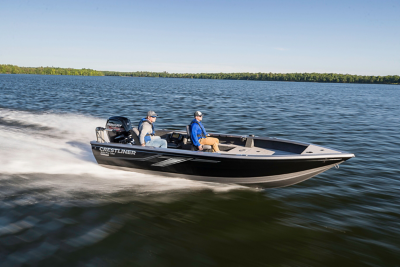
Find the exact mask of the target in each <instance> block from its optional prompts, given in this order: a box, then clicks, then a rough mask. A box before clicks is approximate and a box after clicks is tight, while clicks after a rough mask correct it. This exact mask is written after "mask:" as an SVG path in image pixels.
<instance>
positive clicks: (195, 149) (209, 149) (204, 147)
mask: <svg viewBox="0 0 400 267" xmlns="http://www.w3.org/2000/svg"><path fill="white" fill-rule="evenodd" d="M186 133H187V136H188V137H187V140H188V141H189V140H190V125H187V126H186ZM190 141H192V140H190ZM191 143H192V150H193V151H198V150H199V148H198V147H197V146H195V145H194V144H193V142H191ZM203 150H204V151H205V152H211V151H212V147H211V146H210V145H203Z"/></svg>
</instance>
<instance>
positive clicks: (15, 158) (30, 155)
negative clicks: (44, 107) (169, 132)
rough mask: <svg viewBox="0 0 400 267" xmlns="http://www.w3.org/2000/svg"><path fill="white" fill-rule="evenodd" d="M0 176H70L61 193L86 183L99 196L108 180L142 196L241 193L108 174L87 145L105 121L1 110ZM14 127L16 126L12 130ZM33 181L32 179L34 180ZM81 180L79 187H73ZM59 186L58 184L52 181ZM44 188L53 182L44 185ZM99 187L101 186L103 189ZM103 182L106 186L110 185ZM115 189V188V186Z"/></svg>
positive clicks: (148, 177)
mask: <svg viewBox="0 0 400 267" xmlns="http://www.w3.org/2000/svg"><path fill="white" fill-rule="evenodd" d="M0 114H1V115H0V118H1V119H2V120H3V121H5V122H6V124H4V123H3V124H0V173H1V174H3V175H1V177H2V179H4V178H5V177H7V175H13V174H19V175H28V176H27V177H29V175H31V174H38V173H40V174H46V177H49V175H50V176H53V177H56V176H57V175H75V176H81V177H82V179H72V180H74V184H68V182H63V183H62V184H63V187H64V188H66V187H70V189H71V190H73V188H74V187H77V186H79V187H80V188H85V187H86V185H85V183H84V178H85V177H88V178H89V177H90V179H91V180H92V179H93V178H95V179H98V182H99V183H100V185H93V184H92V183H91V185H88V186H87V187H91V188H92V189H94V188H96V186H97V188H98V189H100V190H101V188H103V187H102V186H101V183H102V182H101V180H103V181H104V182H105V180H109V179H112V183H113V184H116V185H117V184H120V185H121V186H122V187H126V186H128V185H129V186H138V187H143V188H145V191H147V192H152V191H160V190H179V189H187V188H192V189H194V188H210V189H213V190H217V191H226V190H231V189H235V188H241V187H240V186H237V185H217V184H211V183H202V182H197V181H190V180H185V179H180V178H167V177H162V176H154V175H145V174H139V173H135V172H125V171H119V170H112V169H108V168H103V167H101V166H99V165H98V164H97V163H96V161H95V159H94V157H93V155H92V152H91V147H90V144H89V142H90V141H91V140H94V139H95V130H94V129H95V127H97V126H103V125H104V124H105V121H106V120H105V119H101V118H96V117H91V116H84V115H79V114H55V113H32V112H27V111H16V110H9V109H2V108H0ZM15 125H16V126H15ZM35 177H37V175H35ZM78 180H82V182H81V183H80V184H79V185H76V184H75V183H76V182H77V181H78ZM56 181H57V183H59V182H60V179H54V182H56ZM42 182H43V183H50V184H53V185H54V182H52V181H50V180H49V179H47V180H46V181H42ZM104 182H103V184H104ZM109 182H110V181H107V182H106V184H109ZM116 188H118V186H116Z"/></svg>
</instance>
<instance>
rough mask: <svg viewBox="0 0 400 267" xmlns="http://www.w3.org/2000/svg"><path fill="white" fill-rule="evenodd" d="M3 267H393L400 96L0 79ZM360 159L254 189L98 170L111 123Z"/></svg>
mask: <svg viewBox="0 0 400 267" xmlns="http://www.w3.org/2000/svg"><path fill="white" fill-rule="evenodd" d="M0 96H1V101H0V201H1V202H0V266H30V265H34V266H340V265H346V266H400V256H399V255H400V246H399V245H400V171H399V163H400V153H399V152H400V141H399V140H400V131H399V127H400V119H399V115H398V114H400V104H399V103H400V101H399V100H400V87H399V86H391V85H360V84H319V83H289V82H259V81H219V80H190V79H161V78H160V79H156V78H123V77H73V76H35V75H0ZM149 109H154V110H155V111H156V112H157V113H158V114H159V118H158V119H157V123H156V126H157V128H169V129H180V130H183V129H184V127H185V125H187V124H188V123H189V122H190V120H191V119H192V114H193V112H194V111H195V110H201V111H202V112H204V113H205V117H204V120H203V122H204V125H205V127H206V128H207V130H208V131H209V132H223V133H233V134H255V135H259V136H272V137H281V138H286V139H292V140H298V141H304V142H312V143H315V144H319V145H324V146H328V147H332V148H335V149H339V150H344V151H348V152H351V153H354V154H356V158H353V159H350V160H349V161H347V162H345V163H343V164H341V165H340V169H331V170H329V171H327V172H325V173H323V174H320V175H318V176H316V177H314V178H312V179H310V180H308V181H305V182H302V183H300V184H298V185H294V186H290V187H286V188H278V189H267V190H260V189H252V188H246V187H242V186H238V185H221V184H212V183H202V182H195V181H190V180H184V179H178V178H165V177H160V176H151V175H144V174H138V173H134V172H123V171H115V170H110V169H105V168H102V167H100V166H98V165H97V164H96V162H95V160H94V158H93V156H92V155H91V151H90V146H89V141H91V140H93V139H95V134H94V128H95V127H96V126H103V125H104V124H105V121H106V119H107V118H108V117H109V116H112V115H123V116H127V117H129V118H130V119H131V120H132V121H138V120H139V119H140V118H142V117H143V116H144V115H145V113H146V112H147V111H148V110H149Z"/></svg>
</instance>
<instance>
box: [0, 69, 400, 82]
mask: <svg viewBox="0 0 400 267" xmlns="http://www.w3.org/2000/svg"><path fill="white" fill-rule="evenodd" d="M0 73H9V74H44V75H80V76H126V77H155V78H188V79H220V80H254V81H288V82H322V83H370V84H400V76H399V75H387V76H367V75H350V74H336V73H271V72H270V73H260V72H259V73H168V72H148V71H137V72H118V71H97V70H91V69H71V68H55V67H37V68H34V67H18V66H15V65H1V64H0Z"/></svg>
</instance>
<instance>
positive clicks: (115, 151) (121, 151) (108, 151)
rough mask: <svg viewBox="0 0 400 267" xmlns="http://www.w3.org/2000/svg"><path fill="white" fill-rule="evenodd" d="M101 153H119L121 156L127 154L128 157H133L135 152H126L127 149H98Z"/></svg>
mask: <svg viewBox="0 0 400 267" xmlns="http://www.w3.org/2000/svg"><path fill="white" fill-rule="evenodd" d="M100 151H101V152H107V153H121V154H128V155H135V154H136V151H134V150H128V149H120V148H109V147H100Z"/></svg>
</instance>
